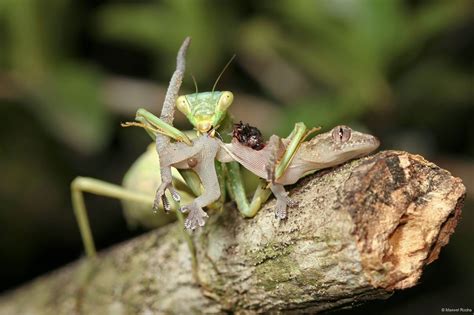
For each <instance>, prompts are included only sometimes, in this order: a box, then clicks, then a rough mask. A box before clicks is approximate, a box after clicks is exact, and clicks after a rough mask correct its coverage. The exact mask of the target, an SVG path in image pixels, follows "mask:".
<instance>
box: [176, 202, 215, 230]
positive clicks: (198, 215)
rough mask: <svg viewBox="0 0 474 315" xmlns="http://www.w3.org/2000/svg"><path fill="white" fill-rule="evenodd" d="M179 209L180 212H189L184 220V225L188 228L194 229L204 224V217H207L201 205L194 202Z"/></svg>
mask: <svg viewBox="0 0 474 315" xmlns="http://www.w3.org/2000/svg"><path fill="white" fill-rule="evenodd" d="M179 210H180V211H181V212H189V214H188V217H187V218H186V221H184V227H185V228H186V229H188V230H194V229H196V228H197V227H198V226H204V224H206V221H205V218H207V217H209V216H208V215H207V213H206V212H205V211H204V210H202V208H201V207H199V206H198V205H196V204H194V203H191V204H189V205H186V206H182V207H181V208H180V209H179Z"/></svg>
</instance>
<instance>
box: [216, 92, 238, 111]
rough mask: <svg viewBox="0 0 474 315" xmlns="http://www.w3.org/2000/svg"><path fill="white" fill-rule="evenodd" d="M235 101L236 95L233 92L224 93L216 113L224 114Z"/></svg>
mask: <svg viewBox="0 0 474 315" xmlns="http://www.w3.org/2000/svg"><path fill="white" fill-rule="evenodd" d="M233 100H234V95H233V94H232V93H231V92H228V91H226V92H222V95H221V97H220V98H219V103H218V104H217V107H216V111H219V112H224V111H226V110H227V108H229V106H230V105H231V104H232V101H233Z"/></svg>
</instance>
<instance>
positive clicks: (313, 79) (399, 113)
mask: <svg viewBox="0 0 474 315" xmlns="http://www.w3.org/2000/svg"><path fill="white" fill-rule="evenodd" d="M473 4H474V2H473V1H471V0H466V1H463V0H453V1H391V0H387V1H377V0H372V1H370V0H361V1H354V0H336V1H304V0H299V1H294V0H278V1H239V2H230V1H185V0H183V1H171V0H168V1H150V0H149V1H145V0H143V1H131V0H130V1H112V0H109V1H99V0H96V1H94V0H88V1H72V0H50V1H42V0H24V1H7V0H0V117H1V121H0V174H1V179H0V224H1V225H0V249H1V251H0V262H1V269H0V290H8V289H11V288H13V287H15V286H18V285H20V284H22V283H24V282H27V281H29V280H31V279H32V278H33V277H35V276H38V275H40V274H44V273H46V272H48V271H50V270H53V269H56V268H58V267H60V266H63V265H64V264H66V263H68V262H71V261H73V260H75V259H78V258H80V257H81V256H82V255H83V250H82V244H81V241H80V236H79V231H78V229H77V226H76V223H75V220H74V217H73V212H72V207H71V202H70V192H69V184H70V182H71V181H72V179H73V178H74V177H75V176H78V175H83V176H90V177H95V178H100V179H103V180H107V181H110V182H113V183H120V182H121V179H122V177H123V175H124V174H125V173H126V171H127V169H128V167H129V166H130V164H131V163H132V162H133V161H134V160H135V159H136V158H137V157H138V156H139V155H140V154H141V153H142V152H143V151H144V150H145V148H146V145H147V144H148V142H149V139H148V136H147V135H146V133H144V132H143V131H142V130H138V129H131V128H128V129H124V128H121V127H120V122H122V121H130V120H132V119H133V117H134V113H135V111H136V109H137V108H138V107H147V108H148V109H150V110H151V111H153V112H155V113H159V110H160V104H161V102H162V99H163V93H164V89H165V88H166V86H167V82H168V80H169V78H170V75H171V73H172V71H173V69H174V66H175V56H176V51H177V49H178V47H179V45H180V43H181V42H182V40H183V38H184V37H185V36H186V35H190V36H192V38H193V42H192V45H191V49H190V51H189V53H188V67H187V77H186V79H185V82H184V87H183V91H184V92H187V91H193V89H194V87H193V83H192V80H191V77H190V74H191V73H192V74H194V76H195V77H196V80H197V82H198V85H199V88H200V91H206V90H210V89H211V87H212V85H213V83H214V81H215V79H216V77H217V75H218V74H219V73H220V71H221V70H222V68H223V66H224V65H225V64H226V62H227V61H228V60H229V59H230V57H231V56H232V55H233V54H234V53H236V54H237V57H236V59H235V61H234V62H233V63H232V64H231V66H230V67H229V68H228V69H227V71H226V72H225V74H224V75H223V77H222V79H221V80H220V82H219V84H218V89H221V90H231V91H233V93H234V96H235V102H234V105H233V106H232V109H231V111H232V112H233V113H234V115H235V116H236V117H237V118H238V119H239V120H240V119H241V120H243V121H246V122H249V123H252V124H255V125H257V126H259V127H260V128H261V129H262V130H263V131H264V133H265V135H267V136H268V135H270V134H272V133H277V134H280V135H285V134H287V133H288V132H289V131H290V130H291V129H292V128H293V125H294V123H295V122H297V121H304V122H305V123H306V124H307V125H308V126H318V125H321V126H323V127H324V129H325V130H328V129H330V128H331V127H333V126H334V125H336V124H347V125H350V126H352V127H354V128H355V129H359V130H365V131H368V132H371V133H372V134H374V135H377V136H378V137H379V138H380V139H381V141H382V149H398V150H407V151H409V152H412V153H418V154H422V155H423V156H425V157H426V158H427V159H429V160H431V161H433V162H435V163H437V164H438V165H440V166H441V167H443V168H446V169H448V170H450V171H451V172H452V173H453V174H454V175H456V176H459V177H461V178H462V179H463V180H464V183H465V185H466V186H467V189H468V197H467V199H466V204H465V207H464V210H463V218H462V220H461V222H460V224H459V226H458V228H457V230H456V233H455V234H454V235H453V236H452V239H451V242H450V244H449V245H448V246H447V247H446V248H445V249H443V251H442V252H441V256H440V258H439V260H437V261H436V262H434V263H433V264H432V265H430V266H428V267H427V268H426V269H425V273H424V274H423V276H422V278H421V280H420V284H419V285H418V286H416V287H415V288H412V289H408V290H405V291H402V292H397V293H395V296H394V297H392V298H390V299H388V300H387V301H379V302H371V303H369V304H367V305H365V306H362V307H360V308H358V309H357V311H358V312H360V313H365V312H375V313H384V314H399V313H401V312H410V313H414V312H423V313H439V312H440V310H441V308H442V307H449V308H458V307H470V308H471V309H473V308H474V302H473V301H474V299H473V298H474V295H473V293H472V292H474V267H473V266H474V253H473V251H472V244H473V243H474V236H473V233H472V230H473V229H474V221H473V220H474V215H473V213H472V211H473V210H474V199H473V198H472V195H473V189H474V160H473V156H474V106H473V99H474V98H473V91H474V84H473V61H472V55H473V48H474V41H473V34H474V23H473V21H474V20H473V12H474V10H473ZM178 116H179V117H177V125H178V126H179V127H181V128H186V127H189V125H187V124H186V123H185V122H184V118H183V117H182V115H180V114H178ZM86 203H87V206H88V208H89V210H90V211H89V213H90V214H89V215H90V218H91V221H92V229H93V233H94V237H95V240H96V243H97V245H98V247H99V249H104V248H106V247H109V246H111V245H112V244H115V243H117V242H120V241H123V240H125V239H128V238H130V237H133V236H134V235H137V234H139V233H142V232H144V231H143V230H140V229H138V230H135V231H129V230H128V229H127V226H126V224H125V221H124V219H123V217H122V214H121V211H120V210H119V209H120V205H119V203H118V202H117V201H115V200H110V199H106V198H101V197H96V196H89V195H88V196H87V200H86Z"/></svg>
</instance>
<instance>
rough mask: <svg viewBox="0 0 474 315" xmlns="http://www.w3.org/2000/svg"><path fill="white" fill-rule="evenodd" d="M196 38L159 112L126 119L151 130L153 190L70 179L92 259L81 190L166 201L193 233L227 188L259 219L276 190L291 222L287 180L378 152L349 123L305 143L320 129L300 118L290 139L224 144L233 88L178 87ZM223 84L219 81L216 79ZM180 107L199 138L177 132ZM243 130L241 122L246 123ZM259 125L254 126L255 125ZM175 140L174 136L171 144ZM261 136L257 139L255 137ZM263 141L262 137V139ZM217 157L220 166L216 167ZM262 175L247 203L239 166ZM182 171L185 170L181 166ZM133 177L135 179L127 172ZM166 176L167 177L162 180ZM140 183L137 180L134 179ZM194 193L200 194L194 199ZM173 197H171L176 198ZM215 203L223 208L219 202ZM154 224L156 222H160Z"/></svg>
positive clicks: (281, 213)
mask: <svg viewBox="0 0 474 315" xmlns="http://www.w3.org/2000/svg"><path fill="white" fill-rule="evenodd" d="M189 44H190V38H189V37H188V38H186V39H185V41H184V42H183V44H182V46H181V48H180V50H179V52H178V56H177V67H176V70H175V72H174V73H173V76H172V78H171V80H170V84H169V87H168V90H167V93H166V96H165V101H164V103H163V107H162V112H161V115H160V117H157V116H155V115H153V114H152V113H150V112H148V111H147V110H145V109H138V111H137V114H136V118H135V120H136V122H130V123H125V124H124V126H139V127H142V128H144V129H145V130H146V132H147V133H148V134H149V135H150V137H151V138H152V139H153V140H154V142H155V148H156V152H157V153H158V154H157V155H158V156H159V163H158V161H157V160H158V159H157V156H156V155H155V160H154V163H155V166H154V168H155V172H156V169H158V168H159V170H160V172H159V174H157V172H156V173H154V174H155V175H154V176H155V178H154V179H155V182H154V185H155V186H158V188H157V190H156V193H155V195H154V196H153V195H152V193H150V192H148V193H145V192H136V191H132V190H130V189H129V188H125V187H120V186H117V185H113V184H109V183H105V182H101V181H98V180H95V179H91V178H82V177H79V178H76V179H75V180H74V181H73V182H72V184H71V190H72V200H73V207H74V211H75V215H76V218H77V221H78V224H79V228H80V232H81V236H82V239H83V243H84V246H85V249H86V254H87V255H88V256H94V255H95V253H96V251H95V246H94V242H93V239H92V234H91V231H90V227H89V222H88V218H87V212H86V208H85V204H84V199H83V192H92V193H96V194H102V195H105V196H109V197H113V198H119V199H122V200H124V201H126V202H133V203H136V204H142V205H145V208H146V209H148V210H145V211H142V213H145V212H146V211H148V214H151V213H152V211H151V209H152V208H153V209H154V211H155V212H156V211H157V210H158V209H159V207H160V204H162V205H163V209H164V210H165V211H166V212H169V211H170V210H171V209H172V208H174V209H177V208H178V204H184V205H181V206H180V207H179V210H178V211H176V213H177V215H178V218H179V217H180V216H181V214H180V212H183V213H188V216H187V218H186V220H185V221H184V226H185V227H186V228H187V229H189V230H194V229H195V228H197V227H200V226H203V225H204V224H205V219H206V218H207V216H208V215H207V213H206V212H205V211H204V208H205V207H208V206H212V205H213V204H214V206H215V207H219V206H221V205H222V203H223V202H224V199H225V188H226V186H227V188H228V190H229V194H230V195H231V197H232V199H233V200H234V201H235V202H236V204H237V207H238V209H239V211H240V212H241V214H242V215H243V216H244V217H253V216H254V215H255V214H256V213H257V211H258V210H259V208H260V207H261V205H262V204H263V203H264V202H265V201H266V200H267V199H268V197H269V196H270V194H271V193H273V194H274V195H275V197H276V199H277V203H276V212H275V215H276V217H277V218H280V219H285V218H286V216H287V207H288V206H290V207H292V206H295V205H296V202H294V201H293V200H291V199H290V198H289V197H288V193H287V192H286V191H285V189H284V185H288V184H293V183H295V182H296V181H297V180H298V179H299V178H301V177H304V176H306V175H308V174H310V173H312V172H315V171H316V170H318V169H323V168H328V167H332V166H335V165H338V164H341V163H343V162H345V161H348V160H350V159H353V158H355V157H359V156H362V155H366V154H368V153H370V152H372V151H373V150H375V149H376V148H377V147H378V145H379V142H378V140H377V139H376V138H375V137H373V136H371V135H368V134H364V133H360V132H357V131H352V130H351V129H350V128H349V127H346V126H338V127H336V128H334V129H333V130H332V131H331V132H328V133H323V134H320V135H318V136H316V137H314V138H313V139H312V140H310V141H305V140H306V138H307V137H308V135H309V134H311V133H313V132H315V131H317V130H318V129H317V128H313V129H310V130H308V129H307V128H306V126H305V125H304V124H303V123H297V124H296V125H295V129H294V130H293V131H292V133H291V134H290V135H289V136H288V137H287V138H284V139H281V138H279V137H278V136H275V135H273V136H272V137H270V140H269V141H268V143H266V144H264V143H263V142H262V143H257V145H256V146H255V145H253V144H252V143H251V141H243V140H242V139H243V137H239V136H241V135H242V134H241V132H245V131H248V129H245V128H254V127H250V126H244V127H243V129H239V130H238V131H237V132H236V131H235V126H234V133H233V135H234V137H233V139H232V140H231V142H230V143H226V142H224V139H221V138H220V136H219V135H220V134H222V135H225V134H227V133H228V132H229V131H230V129H231V127H232V126H233V124H232V122H231V118H230V116H229V114H228V113H227V109H228V108H229V106H230V105H231V104H232V101H233V94H232V93H231V92H229V91H222V92H221V91H214V88H215V85H214V87H213V89H212V91H211V92H204V93H197V92H196V93H194V94H189V95H183V96H179V97H178V92H179V88H180V85H181V82H182V80H183V76H184V70H185V55H186V51H187V48H188V46H189ZM216 83H217V81H216ZM175 107H176V108H178V110H180V111H181V112H182V113H183V114H184V115H186V117H187V118H188V120H189V121H190V122H191V124H192V125H193V127H194V129H195V130H196V132H197V135H196V137H191V136H188V135H187V134H186V133H184V132H182V131H180V130H178V129H176V128H175V127H174V126H173V125H172V123H173V119H174V112H175ZM240 128H242V125H240ZM252 130H253V129H252ZM172 140H173V141H172ZM254 140H255V139H254ZM259 141H261V140H257V142H259ZM152 153H153V150H152V149H149V150H147V153H145V154H144V155H143V156H142V157H141V158H140V159H139V161H137V162H136V163H137V165H138V164H140V163H141V160H146V159H151V156H152ZM216 161H218V162H221V163H222V164H217V163H216ZM239 165H242V166H243V167H245V168H247V169H248V170H250V171H251V172H252V173H254V174H255V175H257V176H258V177H260V178H262V181H261V184H260V185H259V186H258V187H257V189H256V191H255V193H254V195H253V198H252V200H251V201H250V203H249V202H248V200H247V195H246V192H245V188H244V185H243V183H242V178H241V175H240V166H239ZM176 169H179V170H180V172H179V173H178V171H176ZM127 177H132V175H130V176H128V175H127V176H126V178H127ZM159 179H161V181H160V180H159ZM134 180H135V181H139V179H138V178H134ZM194 196H197V197H196V198H195V197H194ZM170 197H171V198H170ZM216 204H217V205H216ZM126 216H127V217H128V218H130V219H133V220H135V221H138V222H140V221H141V220H143V221H145V223H148V225H149V226H150V227H152V226H153V225H154V224H151V223H150V220H149V219H144V217H146V215H144V216H141V215H140V216H137V215H135V214H133V211H132V210H131V209H130V208H129V209H127V210H126ZM155 223H156V222H155Z"/></svg>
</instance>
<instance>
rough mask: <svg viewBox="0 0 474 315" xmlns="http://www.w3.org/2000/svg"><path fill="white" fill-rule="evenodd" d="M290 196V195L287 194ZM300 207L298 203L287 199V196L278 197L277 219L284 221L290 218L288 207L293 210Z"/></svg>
mask: <svg viewBox="0 0 474 315" xmlns="http://www.w3.org/2000/svg"><path fill="white" fill-rule="evenodd" d="M286 194H288V193H286ZM297 205H298V202H297V201H295V200H293V199H291V198H289V197H287V196H280V197H277V203H276V206H275V217H276V218H278V219H281V220H284V219H286V218H287V216H288V212H287V210H286V208H287V207H290V208H293V207H296V206H297Z"/></svg>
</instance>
